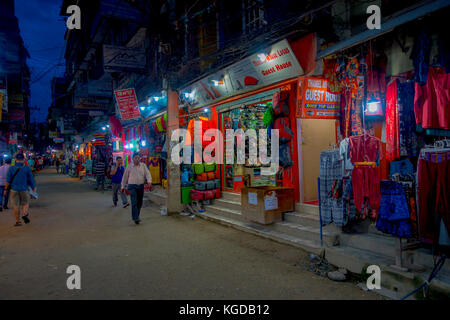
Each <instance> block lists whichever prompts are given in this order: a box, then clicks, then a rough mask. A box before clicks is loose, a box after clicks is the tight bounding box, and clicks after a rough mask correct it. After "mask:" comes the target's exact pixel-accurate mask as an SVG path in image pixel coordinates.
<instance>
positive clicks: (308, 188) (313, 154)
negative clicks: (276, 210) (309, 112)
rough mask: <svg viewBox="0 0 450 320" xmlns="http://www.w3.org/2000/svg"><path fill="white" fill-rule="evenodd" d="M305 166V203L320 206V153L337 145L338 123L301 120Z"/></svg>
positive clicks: (303, 189) (303, 161) (303, 162)
mask: <svg viewBox="0 0 450 320" xmlns="http://www.w3.org/2000/svg"><path fill="white" fill-rule="evenodd" d="M301 132H302V139H301V141H302V145H301V153H300V155H301V159H302V165H303V168H302V169H303V188H302V191H303V203H306V204H312V205H319V201H318V199H319V196H318V187H317V178H318V177H319V175H320V153H321V152H322V151H323V150H329V149H332V148H333V145H336V143H337V142H336V141H337V140H336V121H335V120H325V119H301Z"/></svg>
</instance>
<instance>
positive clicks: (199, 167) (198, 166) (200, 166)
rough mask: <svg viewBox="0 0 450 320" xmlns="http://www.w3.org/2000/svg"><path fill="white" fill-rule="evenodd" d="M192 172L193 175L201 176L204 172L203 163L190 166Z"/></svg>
mask: <svg viewBox="0 0 450 320" xmlns="http://www.w3.org/2000/svg"><path fill="white" fill-rule="evenodd" d="M192 171H194V173H195V174H201V173H203V172H205V166H204V165H203V163H194V164H193V165H192Z"/></svg>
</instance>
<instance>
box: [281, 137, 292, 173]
mask: <svg viewBox="0 0 450 320" xmlns="http://www.w3.org/2000/svg"><path fill="white" fill-rule="evenodd" d="M279 163H280V166H282V167H283V168H288V167H291V166H292V165H293V164H294V162H293V161H292V157H291V148H290V147H289V143H283V144H280V162H279Z"/></svg>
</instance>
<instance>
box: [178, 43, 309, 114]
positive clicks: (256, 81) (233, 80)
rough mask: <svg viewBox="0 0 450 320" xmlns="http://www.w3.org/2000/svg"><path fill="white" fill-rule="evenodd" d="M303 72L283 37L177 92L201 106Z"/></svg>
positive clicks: (187, 100)
mask: <svg viewBox="0 0 450 320" xmlns="http://www.w3.org/2000/svg"><path fill="white" fill-rule="evenodd" d="M302 74H303V69H302V67H301V66H300V64H299V62H298V61H297V58H296V57H295V54H294V52H293V51H292V49H291V47H290V46H289V42H288V41H287V40H282V41H280V42H277V43H275V44H274V45H272V46H271V47H268V48H266V49H264V50H261V52H260V53H256V54H254V55H251V56H249V57H247V58H245V59H243V60H241V61H239V62H236V63H234V64H232V65H231V66H229V67H228V68H225V69H222V70H221V71H219V72H216V73H215V74H213V75H211V76H208V77H206V78H204V79H202V80H200V81H197V82H195V83H194V84H192V85H191V86H189V87H187V88H184V89H183V90H181V92H180V93H181V97H182V98H185V100H186V102H187V103H188V104H189V105H191V106H200V105H205V104H210V103H213V102H215V101H217V100H219V99H221V98H224V97H227V96H231V95H235V94H237V93H240V92H245V91H247V90H253V89H257V88H261V87H264V86H267V85H270V84H274V83H276V82H280V81H283V80H287V79H290V78H295V77H298V76H301V75H302Z"/></svg>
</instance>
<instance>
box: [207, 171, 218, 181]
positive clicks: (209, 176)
mask: <svg viewBox="0 0 450 320" xmlns="http://www.w3.org/2000/svg"><path fill="white" fill-rule="evenodd" d="M206 176H207V180H215V179H216V173H215V172H214V171H213V172H206Z"/></svg>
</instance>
